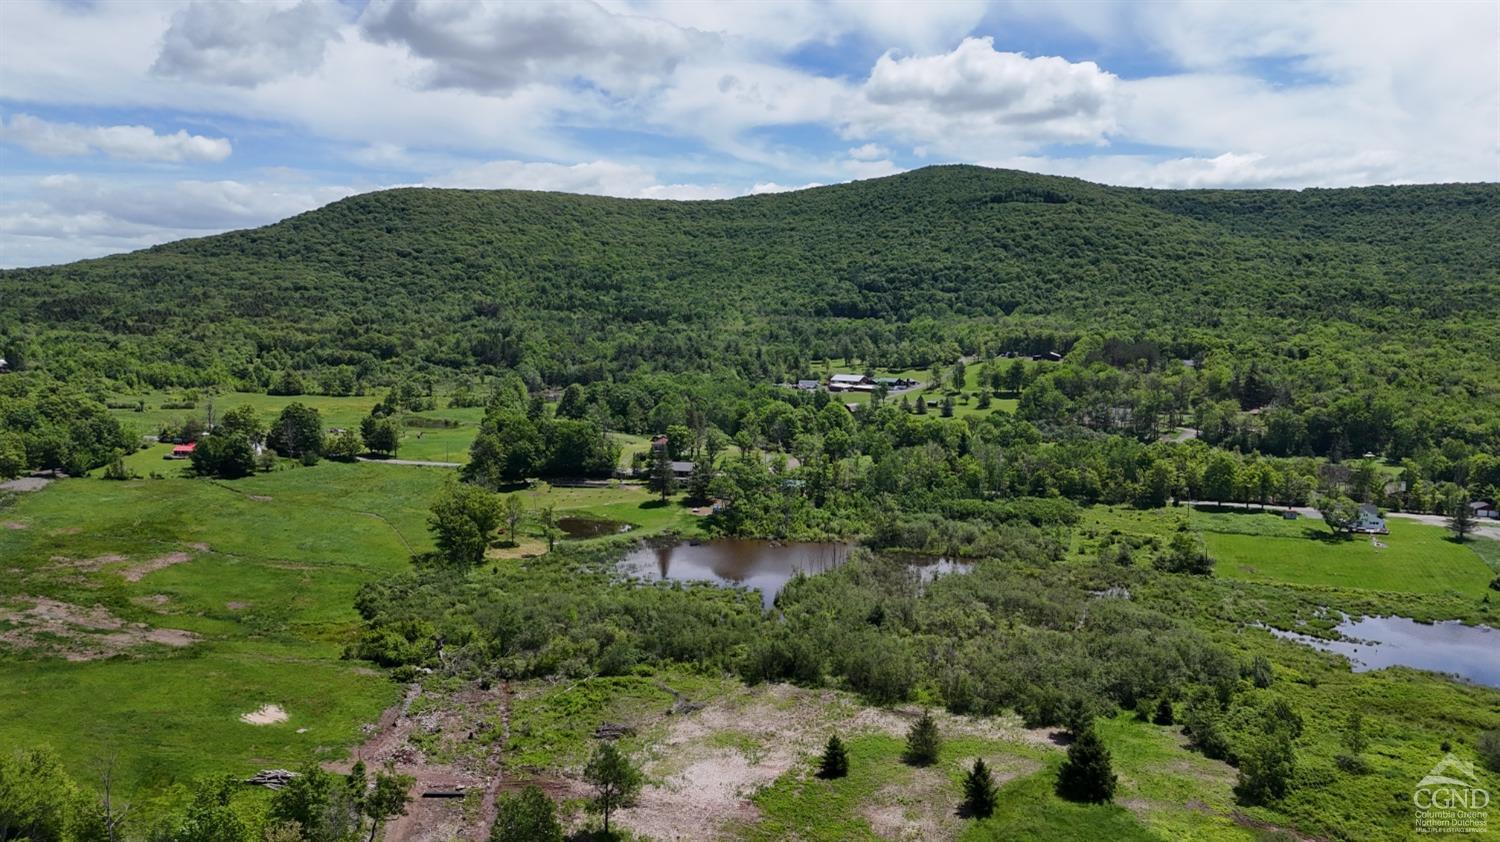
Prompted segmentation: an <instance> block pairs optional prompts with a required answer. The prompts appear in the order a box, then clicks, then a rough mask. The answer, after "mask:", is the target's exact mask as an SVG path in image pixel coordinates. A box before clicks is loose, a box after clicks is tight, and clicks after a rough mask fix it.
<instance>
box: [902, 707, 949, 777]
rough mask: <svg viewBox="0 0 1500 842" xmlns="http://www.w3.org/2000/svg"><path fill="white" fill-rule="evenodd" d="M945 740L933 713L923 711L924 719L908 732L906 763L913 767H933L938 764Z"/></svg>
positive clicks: (914, 724)
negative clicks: (939, 753)
mask: <svg viewBox="0 0 1500 842" xmlns="http://www.w3.org/2000/svg"><path fill="white" fill-rule="evenodd" d="M942 744H943V738H942V737H941V736H939V734H938V728H937V722H935V721H933V718H932V712H931V711H927V710H924V711H922V718H920V719H918V720H917V721H916V722H913V723H912V725H911V730H909V731H907V732H906V762H907V763H910V764H912V765H913V766H931V765H932V764H934V763H936V762H937V758H938V750H939V749H940V748H942Z"/></svg>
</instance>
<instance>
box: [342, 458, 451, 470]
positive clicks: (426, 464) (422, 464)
mask: <svg viewBox="0 0 1500 842" xmlns="http://www.w3.org/2000/svg"><path fill="white" fill-rule="evenodd" d="M359 461H361V462H374V463H376V464H379V465H413V466H415V467H418V468H462V467H463V466H464V464H463V463H462V462H432V461H428V460H426V459H371V458H370V457H368V456H361V457H359Z"/></svg>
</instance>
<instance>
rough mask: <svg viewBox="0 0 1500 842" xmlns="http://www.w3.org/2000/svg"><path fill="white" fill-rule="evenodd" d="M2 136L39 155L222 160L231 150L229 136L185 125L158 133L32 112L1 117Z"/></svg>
mask: <svg viewBox="0 0 1500 842" xmlns="http://www.w3.org/2000/svg"><path fill="white" fill-rule="evenodd" d="M0 140H3V141H6V142H9V143H14V144H16V145H17V146H20V147H22V148H24V149H26V150H27V151H29V152H32V153H35V154H37V155H47V156H78V155H90V154H93V153H94V152H101V153H103V154H105V155H107V156H109V157H111V158H114V159H116V160H121V161H171V162H179V161H222V160H224V159H225V158H228V157H229V153H230V152H231V147H230V144H229V141H228V140H226V139H225V138H221V137H204V136H203V135H190V134H188V133H187V132H186V131H184V130H182V129H178V130H177V131H176V132H175V133H173V134H157V133H156V131H155V130H154V129H152V128H151V127H150V126H81V125H78V124H77V123H52V122H48V121H46V120H42V119H39V118H37V117H33V116H31V115H30V114H15V115H13V116H11V118H10V119H9V120H7V121H0Z"/></svg>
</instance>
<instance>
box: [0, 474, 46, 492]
mask: <svg viewBox="0 0 1500 842" xmlns="http://www.w3.org/2000/svg"><path fill="white" fill-rule="evenodd" d="M50 482H52V480H51V478H49V477H17V478H16V479H12V480H6V481H5V482H0V491H41V490H42V489H43V488H46V487H47V484H48V483H50Z"/></svg>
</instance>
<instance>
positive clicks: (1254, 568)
mask: <svg viewBox="0 0 1500 842" xmlns="http://www.w3.org/2000/svg"><path fill="white" fill-rule="evenodd" d="M1215 518H1218V519H1227V524H1226V525H1228V526H1232V528H1233V529H1234V531H1219V530H1218V529H1216V526H1218V525H1219V520H1216V519H1215ZM1192 522H1193V525H1194V526H1196V527H1198V528H1199V529H1201V530H1202V534H1203V539H1204V541H1205V542H1206V543H1207V545H1208V552H1209V555H1211V556H1212V557H1213V558H1214V560H1215V561H1216V562H1217V564H1216V566H1215V572H1216V573H1217V574H1218V575H1220V576H1227V577H1230V578H1236V579H1244V580H1248V581H1271V582H1286V583H1290V584H1295V585H1312V586H1320V587H1335V588H1355V589H1362V590H1374V591H1387V592H1395V593H1449V592H1453V593H1458V594H1462V595H1464V596H1467V597H1471V598H1474V599H1480V598H1483V597H1484V595H1485V593H1486V588H1487V587H1488V584H1489V581H1490V578H1491V577H1492V576H1493V574H1492V573H1491V572H1490V570H1489V568H1488V566H1486V565H1485V563H1484V562H1483V561H1482V560H1481V559H1480V558H1479V556H1478V555H1477V554H1476V553H1475V552H1474V551H1473V550H1472V549H1470V548H1469V547H1468V546H1465V545H1463V544H1459V543H1456V542H1454V541H1452V540H1450V539H1449V537H1448V533H1447V531H1446V530H1443V529H1441V528H1439V527H1436V526H1429V525H1427V524H1423V523H1416V522H1414V521H1410V520H1403V519H1402V518H1394V517H1393V518H1389V519H1387V521H1386V524H1387V526H1388V527H1389V528H1390V534H1389V535H1378V536H1375V537H1374V538H1373V539H1372V538H1371V536H1368V535H1356V536H1352V537H1335V536H1333V535H1331V534H1330V533H1329V531H1328V528H1327V527H1326V526H1324V525H1323V523H1322V522H1321V521H1316V520H1311V521H1310V520H1307V519H1301V520H1297V521H1283V520H1282V519H1281V516H1280V515H1279V514H1275V513H1265V514H1262V513H1258V512H1257V513H1253V514H1249V513H1246V514H1234V515H1208V516H1205V515H1200V514H1194V516H1193V521H1192ZM1220 528H1222V527H1220Z"/></svg>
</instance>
